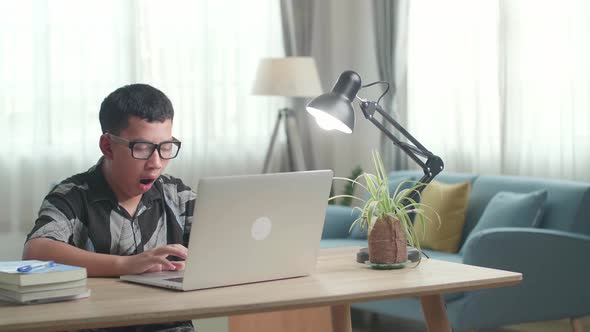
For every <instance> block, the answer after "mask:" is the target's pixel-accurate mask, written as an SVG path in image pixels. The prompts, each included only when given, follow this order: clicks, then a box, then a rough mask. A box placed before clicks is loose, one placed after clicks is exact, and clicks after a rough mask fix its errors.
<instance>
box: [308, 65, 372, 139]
mask: <svg viewBox="0 0 590 332" xmlns="http://www.w3.org/2000/svg"><path fill="white" fill-rule="evenodd" d="M360 89H361V77H360V76H359V75H358V74H357V73H355V72H354V71H345V72H343V73H342V74H341V75H340V77H339V78H338V81H337V82H336V84H335V85H334V88H333V89H332V91H331V92H329V93H326V94H323V95H321V96H319V97H316V98H314V99H313V100H312V101H311V102H309V104H307V107H306V108H307V112H309V114H311V115H313V116H314V118H315V119H316V122H317V124H318V126H320V127H321V128H323V129H326V130H333V129H336V130H338V131H341V132H344V133H347V134H350V133H352V131H353V130H354V109H353V108H352V101H353V100H354V98H355V97H356V94H357V92H358V91H359V90H360Z"/></svg>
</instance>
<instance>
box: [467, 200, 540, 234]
mask: <svg viewBox="0 0 590 332" xmlns="http://www.w3.org/2000/svg"><path fill="white" fill-rule="evenodd" d="M546 200H547V190H544V189H543V190H538V191H534V192H531V193H514V192H507V191H500V192H498V193H497V194H496V195H494V197H493V198H492V199H491V200H490V202H489V203H488V205H487V206H486V209H485V210H484V212H483V214H482V215H481V217H480V218H479V221H478V223H477V225H476V226H475V228H473V230H472V231H471V233H470V234H469V237H467V239H466V240H465V243H467V241H468V240H469V238H470V237H472V236H473V234H476V233H477V232H480V231H483V230H486V229H490V228H497V227H538V226H539V223H540V220H541V215H542V212H543V206H544V204H545V201H546Z"/></svg>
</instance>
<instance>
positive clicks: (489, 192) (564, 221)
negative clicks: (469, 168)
mask: <svg viewBox="0 0 590 332" xmlns="http://www.w3.org/2000/svg"><path fill="white" fill-rule="evenodd" d="M389 175H390V179H392V180H393V181H390V186H391V187H395V186H396V185H397V183H399V182H400V181H403V180H404V179H411V180H419V179H420V177H421V176H422V172H420V171H397V172H392V173H390V174H389ZM435 179H436V180H437V181H440V182H443V183H458V182H464V181H467V180H470V181H471V184H472V186H471V194H470V196H469V203H468V206H467V212H466V216H465V226H464V228H463V235H462V238H461V243H460V246H462V245H463V243H464V241H465V239H466V238H467V236H468V235H469V233H470V232H471V230H473V228H474V227H475V225H476V224H477V222H478V221H479V218H480V217H481V215H482V213H483V211H484V210H485V208H486V206H487V205H488V203H489V201H490V200H491V199H492V197H494V195H495V194H497V193H498V192H500V191H509V192H518V193H529V192H533V191H537V190H541V189H545V190H547V201H546V203H545V206H544V212H543V216H542V219H541V223H540V226H539V227H541V228H548V229H556V230H562V231H567V232H574V233H581V234H587V235H590V183H586V182H574V181H565V180H551V179H543V178H532V177H524V176H506V175H476V174H469V173H452V172H442V173H440V174H439V175H438V176H437V177H436V178H435Z"/></svg>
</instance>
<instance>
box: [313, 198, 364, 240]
mask: <svg viewBox="0 0 590 332" xmlns="http://www.w3.org/2000/svg"><path fill="white" fill-rule="evenodd" d="M358 216H359V212H358V211H356V210H354V211H353V210H352V209H351V208H350V207H348V206H340V205H328V207H327V208H326V219H325V220H324V230H323V232H322V239H344V238H348V236H349V232H348V230H349V228H350V225H351V224H352V221H354V220H355V219H356V218H358Z"/></svg>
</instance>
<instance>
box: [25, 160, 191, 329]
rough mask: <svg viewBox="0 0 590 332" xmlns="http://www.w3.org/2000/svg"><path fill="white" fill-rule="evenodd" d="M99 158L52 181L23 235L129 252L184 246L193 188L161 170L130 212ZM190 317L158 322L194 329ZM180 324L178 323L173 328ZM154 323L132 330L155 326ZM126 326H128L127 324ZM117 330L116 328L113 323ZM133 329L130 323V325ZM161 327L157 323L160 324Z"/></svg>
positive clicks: (123, 253)
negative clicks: (110, 185) (133, 210)
mask: <svg viewBox="0 0 590 332" xmlns="http://www.w3.org/2000/svg"><path fill="white" fill-rule="evenodd" d="M102 161H103V159H102V158H101V159H100V160H99V161H98V163H97V164H96V165H94V166H93V167H91V168H90V169H89V170H88V171H86V172H84V173H80V174H76V175H74V176H72V177H70V178H68V179H66V180H64V181H62V182H61V183H60V184H58V185H57V186H55V187H54V188H53V190H51V192H50V193H49V194H48V195H47V196H46V197H45V199H44V200H43V203H42V204H41V208H40V210H39V216H38V218H37V220H36V221H35V225H34V227H33V230H32V231H31V232H30V233H29V234H28V235H27V241H28V240H30V239H35V238H50V239H53V240H57V241H61V242H64V243H67V244H70V245H72V246H75V247H78V248H80V249H84V250H87V251H90V252H96V253H101V254H111V255H120V256H129V255H134V254H138V253H141V252H143V251H145V250H148V249H153V248H156V247H159V246H162V245H166V244H173V243H180V244H183V245H184V246H186V247H188V240H189V234H190V229H191V223H192V219H193V212H194V207H195V199H196V194H195V193H194V192H193V191H192V190H191V188H189V187H188V186H186V185H185V184H184V183H182V181H181V180H180V179H177V178H174V177H172V176H169V175H161V176H160V177H159V178H158V179H157V180H156V181H155V182H154V184H153V186H152V187H151V188H150V190H148V191H147V192H146V193H144V194H143V196H142V197H141V201H140V202H139V205H138V207H137V211H136V213H135V215H134V216H131V215H129V213H127V211H126V210H125V209H123V208H122V207H121V206H120V205H119V203H118V201H117V198H116V196H115V194H114V193H113V191H112V190H111V188H110V187H109V185H108V183H107V181H106V179H105V177H104V175H103V174H102V170H101V167H100V166H101V164H102ZM187 323H188V324H190V322H180V323H173V324H161V325H160V327H161V328H163V329H166V330H168V329H170V331H175V330H176V331H179V330H182V331H186V330H187V328H188V329H189V330H192V325H189V326H190V327H189V326H187V325H186V324H187ZM178 326H183V327H180V328H175V327H178ZM157 327H158V326H157V325H150V326H142V327H135V328H134V330H136V331H155V330H159V329H158V328H157ZM128 328H129V327H127V329H128ZM113 330H117V329H113ZM132 330H133V329H132ZM160 330H161V329H160Z"/></svg>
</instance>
